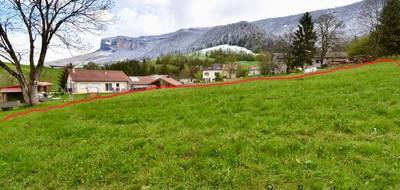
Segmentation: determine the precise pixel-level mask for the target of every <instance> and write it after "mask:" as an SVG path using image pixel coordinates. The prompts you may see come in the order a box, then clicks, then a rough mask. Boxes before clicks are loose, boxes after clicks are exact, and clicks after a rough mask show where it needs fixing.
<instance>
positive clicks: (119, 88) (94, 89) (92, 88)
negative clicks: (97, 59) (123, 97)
mask: <svg viewBox="0 0 400 190" xmlns="http://www.w3.org/2000/svg"><path fill="white" fill-rule="evenodd" d="M130 82H131V81H130V79H129V77H128V76H127V75H126V74H125V73H124V72H122V71H108V70H85V69H70V70H69V71H68V79H67V85H66V88H67V91H68V92H71V93H74V94H86V93H112V92H123V91H128V90H129V88H130Z"/></svg>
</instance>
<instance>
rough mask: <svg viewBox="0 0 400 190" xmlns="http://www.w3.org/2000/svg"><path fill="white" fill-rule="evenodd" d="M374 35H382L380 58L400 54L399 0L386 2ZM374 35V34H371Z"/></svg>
mask: <svg viewBox="0 0 400 190" xmlns="http://www.w3.org/2000/svg"><path fill="white" fill-rule="evenodd" d="M379 22H380V24H379V25H378V27H377V31H376V33H379V34H382V36H381V40H380V42H379V53H380V56H387V55H395V54H397V55H399V54H400V0H387V1H386V3H385V6H384V8H383V10H382V13H381V16H380V20H379ZM372 35H374V34H372ZM375 35H376V34H375Z"/></svg>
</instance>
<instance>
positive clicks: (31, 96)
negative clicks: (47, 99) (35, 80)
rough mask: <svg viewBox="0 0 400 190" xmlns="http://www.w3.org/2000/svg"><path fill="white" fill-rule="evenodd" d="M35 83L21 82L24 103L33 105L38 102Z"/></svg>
mask: <svg viewBox="0 0 400 190" xmlns="http://www.w3.org/2000/svg"><path fill="white" fill-rule="evenodd" d="M37 88H38V86H37V84H26V83H21V90H22V97H23V98H24V101H25V104H27V105H30V106H33V105H37V104H39V99H38V91H37Z"/></svg>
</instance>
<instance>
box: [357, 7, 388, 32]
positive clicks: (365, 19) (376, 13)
mask: <svg viewBox="0 0 400 190" xmlns="http://www.w3.org/2000/svg"><path fill="white" fill-rule="evenodd" d="M385 1H386V0H366V1H364V2H363V4H362V8H361V14H360V17H359V18H360V21H361V23H363V25H364V26H366V27H367V29H368V30H369V32H374V31H376V27H377V26H378V24H379V23H380V21H379V18H380V16H381V12H382V8H383V7H384V5H385Z"/></svg>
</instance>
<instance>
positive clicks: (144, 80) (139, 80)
mask: <svg viewBox="0 0 400 190" xmlns="http://www.w3.org/2000/svg"><path fill="white" fill-rule="evenodd" d="M129 78H130V79H131V84H133V85H151V84H153V83H155V82H157V81H158V78H155V77H152V76H144V77H129Z"/></svg>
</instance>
